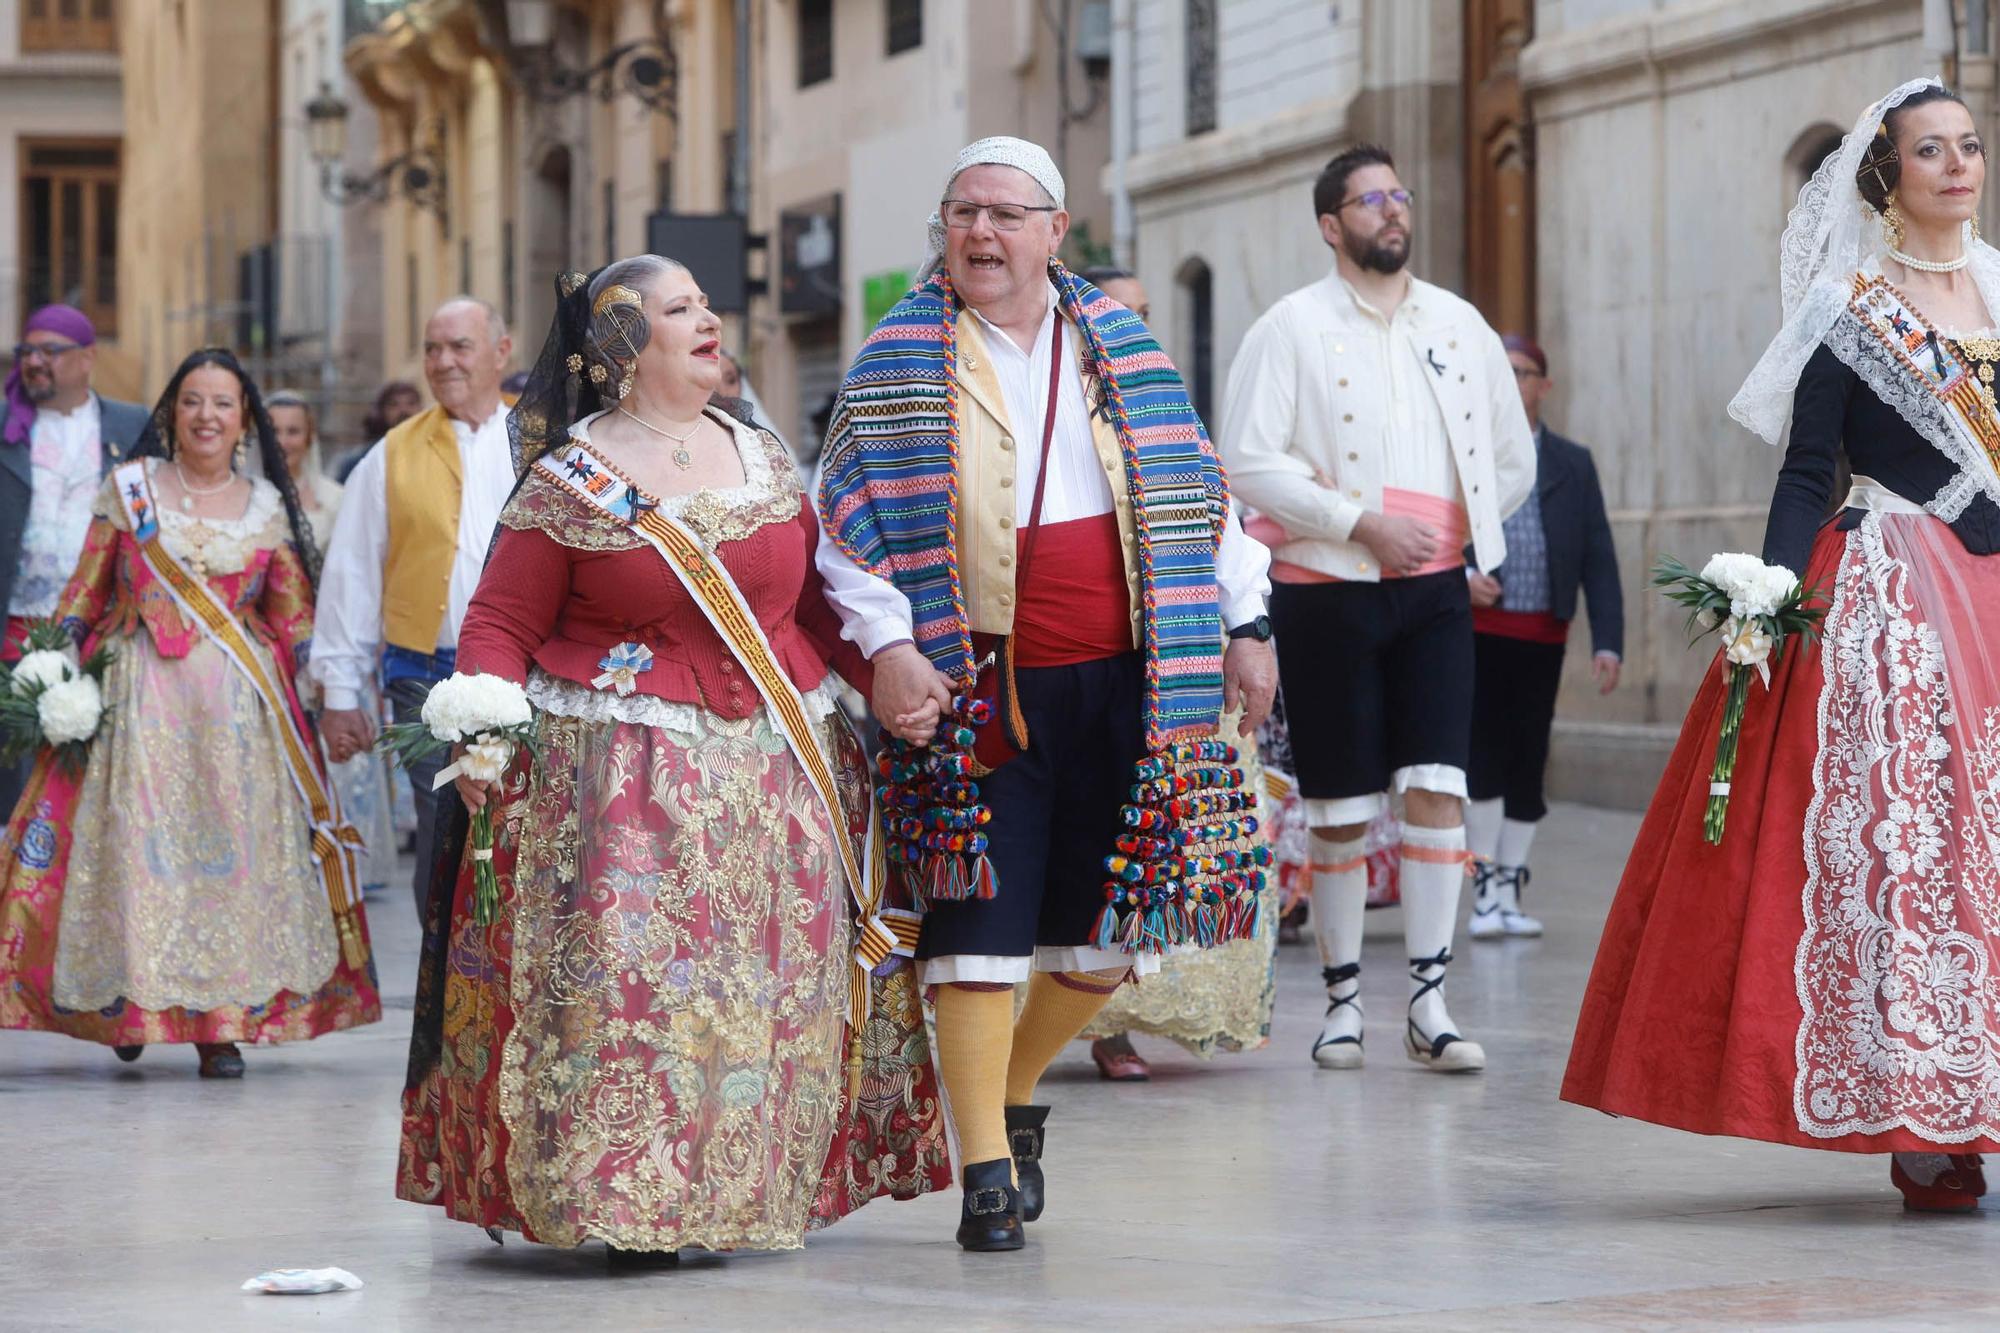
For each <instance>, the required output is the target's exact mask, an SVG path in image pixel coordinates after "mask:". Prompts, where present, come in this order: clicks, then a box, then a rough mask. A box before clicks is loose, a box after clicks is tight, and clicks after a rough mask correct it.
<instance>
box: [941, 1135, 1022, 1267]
mask: <svg viewBox="0 0 2000 1333" xmlns="http://www.w3.org/2000/svg"><path fill="white" fill-rule="evenodd" d="M963 1183H964V1186H965V1200H964V1202H963V1203H961V1204H960V1205H959V1210H958V1243H959V1246H960V1247H961V1248H963V1249H967V1250H975V1251H981V1252H983V1251H987V1250H1018V1249H1020V1248H1021V1247H1022V1246H1023V1245H1026V1244H1027V1243H1028V1236H1027V1233H1026V1232H1024V1231H1022V1230H1021V1191H1019V1190H1018V1189H1015V1188H1014V1164H1013V1163H1012V1162H1011V1161H1009V1160H1008V1159H1006V1158H1005V1157H996V1158H994V1159H993V1160H992V1161H990V1162H973V1163H970V1164H969V1165H967V1166H966V1168H965V1174H964V1177H963Z"/></svg>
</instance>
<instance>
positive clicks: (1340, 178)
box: [1221, 145, 1535, 1073]
mask: <svg viewBox="0 0 2000 1333" xmlns="http://www.w3.org/2000/svg"><path fill="white" fill-rule="evenodd" d="M1415 203H1416V200H1415V199H1414V198H1413V197H1412V196H1411V194H1410V191H1408V190H1407V189H1405V188H1404V187H1403V183H1402V181H1401V180H1399V179H1398V178H1397V175H1396V164H1395V162H1394V161H1393V160H1392V159H1391V158H1390V156H1389V154H1388V153H1387V152H1385V151H1383V150H1382V149H1380V148H1377V147H1374V146H1372V145H1361V146H1357V147H1354V148H1350V149H1348V150H1347V151H1346V152H1344V153H1342V154H1340V155H1339V156H1338V157H1336V158H1334V159H1333V160H1332V161H1331V162H1329V163H1327V165H1326V168H1325V170H1323V171H1322V172H1321V173H1320V176H1319V179H1318V180H1317V181H1316V182H1315V183H1314V186H1313V215H1314V218H1315V220H1316V221H1317V223H1318V226H1319V231H1320V236H1321V237H1322V238H1323V239H1324V240H1325V241H1326V243H1327V245H1328V246H1329V247H1330V248H1331V249H1332V250H1333V256H1334V266H1333V271H1332V272H1330V273H1328V274H1327V275H1326V276H1325V277H1324V278H1322V279H1320V280H1319V281H1318V282H1315V283H1313V284H1312V285H1311V286H1309V287H1305V288H1301V289H1300V290H1298V291H1296V292H1293V293H1292V294H1291V295H1289V296H1287V297H1285V298H1284V299H1283V300H1281V301H1279V302H1278V304H1277V305H1275V306H1273V307H1272V308H1271V309H1270V310H1269V311H1267V312H1265V314H1264V315H1263V317H1262V318H1260V319H1259V320H1258V321H1257V322H1256V323H1255V324H1253V325H1252V326H1251V328H1250V331H1249V333H1248V334H1247V335H1245V337H1244V339H1243V345H1242V347H1241V349H1240V350H1239V351H1238V353H1237V356H1236V360H1235V362H1234V363H1233V364H1232V365H1231V366H1230V371H1229V387H1228V391H1227V393H1226V395H1225V397H1224V399H1223V412H1222V438H1221V444H1222V454H1223V458H1224V460H1225V461H1226V462H1227V464H1228V467H1229V473H1230V478H1231V481H1232V482H1233V483H1234V486H1235V489H1236V493H1237V495H1238V496H1239V498H1241V499H1242V501H1243V502H1244V503H1245V504H1246V505H1249V506H1250V507H1251V508H1253V509H1256V510H1258V511H1259V512H1260V513H1261V514H1262V515H1263V516H1264V517H1265V518H1267V519H1270V520H1271V521H1273V522H1275V523H1277V524H1278V525H1279V526H1280V527H1282V528H1283V530H1284V535H1285V541H1284V542H1283V543H1282V544H1280V545H1278V546H1277V547H1276V549H1275V550H1274V551H1273V553H1272V557H1273V558H1272V565H1271V579H1272V593H1271V623H1272V625H1273V626H1274V627H1275V629H1276V631H1277V643H1278V666H1279V675H1280V678H1281V681H1282V684H1283V689H1284V694H1285V709H1286V715H1287V718H1288V721H1289V723H1290V727H1291V738H1292V748H1293V753H1294V757H1295V761H1296V764H1297V768H1298V779H1299V794H1300V796H1301V797H1302V798H1303V799H1304V802H1305V808H1306V817H1307V820H1308V822H1309V824H1310V825H1311V828H1312V865H1311V874H1312V904H1313V906H1312V915H1313V920H1314V923H1315V925H1316V926H1317V929H1318V933H1319V944H1320V956H1321V961H1322V963H1323V964H1324V965H1325V977H1326V984H1327V997H1328V1000H1329V1001H1330V1003H1329V1004H1328V1007H1327V1014H1326V1023H1325V1026H1324V1028H1323V1029H1322V1030H1321V1032H1320V1035H1319V1039H1318V1040H1317V1041H1316V1042H1315V1043H1314V1044H1313V1059H1314V1061H1315V1062H1316V1063H1317V1064H1319V1065H1320V1066H1322V1067H1323V1068H1328V1069H1358V1068H1360V1067H1361V1063H1362V1023H1361V1003H1360V992H1361V980H1360V978H1361V920H1362V913H1363V910H1364V908H1365V906H1366V903H1367V894H1368V872H1367V863H1366V860H1365V858H1364V856H1363V852H1362V835H1363V834H1364V832H1365V831H1366V830H1367V826H1368V824H1369V823H1370V821H1372V820H1373V819H1374V818H1375V817H1376V816H1377V815H1379V814H1381V813H1382V812H1383V811H1384V810H1385V809H1386V808H1387V801H1388V797H1389V794H1390V792H1391V791H1392V790H1393V791H1395V792H1400V793H1401V794H1402V797H1403V816H1404V818H1403V824H1404V827H1403V843H1402V860H1401V870H1400V879H1399V881H1398V882H1399V884H1400V886H1401V891H1402V900H1403V930H1404V943H1405V945H1406V946H1407V948H1406V950H1405V953H1406V956H1407V957H1408V959H1409V967H1410V995H1409V1008H1408V1011H1407V1014H1406V1016H1405V1019H1404V1023H1403V1048H1404V1051H1405V1052H1406V1053H1407V1054H1408V1055H1409V1057H1410V1058H1411V1059H1412V1060H1414V1061H1416V1062H1417V1063H1418V1064H1419V1065H1421V1066H1423V1067H1424V1068H1426V1069H1430V1070H1434V1071H1437V1072H1440V1073H1470V1072H1473V1071H1476V1070H1479V1069H1483V1068H1484V1067H1485V1065H1486V1053H1485V1051H1484V1050H1482V1049H1481V1048H1480V1046H1479V1045H1478V1044H1477V1043H1476V1042H1471V1041H1467V1040H1466V1039H1465V1038H1464V1037H1462V1036H1461V1035H1460V1034H1459V1031H1458V1025H1457V1023H1456V1022H1454V1021H1453V1019H1452V1017H1451V1015H1450V1013H1449V1012H1447V1010H1446V1008H1445V1002H1444V992H1443V989H1442V987H1443V984H1444V975H1445V968H1446V966H1447V965H1448V964H1449V963H1450V962H1451V956H1452V955H1451V945H1452V934H1453V930H1454V928H1455V926H1456V923H1457V913H1458V898H1459V891H1460V889H1461V888H1462V887H1463V885H1464V882H1465V862H1466V843H1465V824H1464V804H1465V796H1466V780H1465V772H1466V767H1467V764H1468V763H1469V759H1470V753H1469V752H1470V748H1471V728H1472V685H1473V654H1472V607H1471V602H1470V598H1469V593H1468V589H1467V565H1466V557H1465V552H1466V550H1467V549H1468V547H1469V548H1470V551H1471V554H1472V559H1473V561H1474V562H1475V563H1476V565H1477V566H1478V568H1480V569H1482V570H1492V569H1494V568H1495V567H1497V566H1498V565H1499V564H1500V562H1501V561H1502V560H1503V559H1505V558H1506V554H1507V548H1506V542H1505V539H1504V538H1503V536H1502V533H1501V527H1500V525H1501V520H1502V519H1503V518H1505V517H1506V516H1507V515H1508V514H1510V513H1512V512H1513V511H1514V510H1515V509H1516V508H1517V507H1518V506H1519V505H1520V504H1521V503H1522V501H1523V500H1525V499H1526V498H1527V495H1528V492H1529V490H1530V488H1531V487H1532V486H1533V484H1534V480H1535V444H1534V437H1533V435H1532V433H1531V432H1530V430H1529V427H1528V418H1527V415H1526V413H1525V412H1524V411H1523V410H1522V407H1521V396H1520V394H1519V393H1518V392H1516V390H1515V387H1514V374H1513V368H1512V366H1511V365H1510V364H1509V363H1508V360H1507V354H1506V352H1505V350H1503V348H1502V347H1501V344H1500V338H1499V335H1497V334H1496V333H1494V331H1493V330H1492V329H1491V328H1489V327H1488V326H1487V324H1486V321H1485V320H1484V319H1482V318H1480V315H1479V312H1478V311H1477V310H1475V309H1473V307H1472V306H1471V305H1470V304H1469V303H1467V302H1466V301H1464V300H1462V299H1460V298H1459V297H1457V296H1454V295H1452V294H1451V293H1450V292H1447V291H1445V290H1443V289H1442V288H1439V287H1434V286H1432V285H1431V284H1430V283H1427V282H1423V281H1420V280H1418V279H1417V278H1415V277H1414V276H1412V275H1411V274H1410V273H1409V272H1408V271H1407V265H1408V263H1409V259H1410V246H1411V238H1412V235H1413V227H1414V207H1415Z"/></svg>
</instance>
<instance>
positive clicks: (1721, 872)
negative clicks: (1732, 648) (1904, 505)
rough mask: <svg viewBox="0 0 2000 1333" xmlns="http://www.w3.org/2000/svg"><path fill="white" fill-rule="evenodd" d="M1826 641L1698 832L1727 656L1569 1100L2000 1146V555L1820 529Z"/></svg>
mask: <svg viewBox="0 0 2000 1333" xmlns="http://www.w3.org/2000/svg"><path fill="white" fill-rule="evenodd" d="M1804 577H1805V583H1806V585H1807V586H1808V587H1815V586H1817V587H1822V588H1826V589H1829V590H1830V591H1831V604H1830V609H1829V611H1828V614H1827V619H1826V623H1825V626H1824V636H1823V638H1822V639H1821V641H1820V642H1818V643H1817V644H1814V645H1813V646H1811V647H1809V648H1805V649H1803V650H1801V649H1799V648H1797V647H1794V648H1792V649H1791V650H1790V651H1789V652H1788V653H1787V654H1786V656H1785V660H1784V661H1783V663H1782V664H1781V665H1780V666H1779V667H1778V668H1777V669H1776V671H1775V672H1774V673H1773V678H1772V682H1771V688H1770V690H1769V691H1768V692H1766V691H1765V690H1764V689H1763V688H1762V687H1761V686H1757V685H1754V684H1753V685H1752V687H1751V692H1750V699H1749V705H1748V708H1747V709H1746V712H1745V716H1744V724H1743V731H1742V743H1741V750H1740V752H1739V760H1738V765H1737V769H1736V774H1735V781H1734V785H1733V791H1732V794H1731V797H1730V805H1729V819H1728V829H1727V832H1726V834H1725V835H1724V838H1723V841H1722V843H1721V845H1719V846H1710V845H1708V844H1707V843H1705V842H1704V841H1703V840H1702V815H1703V810H1704V807H1705V804H1706V801H1707V795H1708V775H1709V771H1710V766H1711V764H1712V762H1713V758H1714V753H1715V740H1716V734H1717V729H1718V727H1719V725H1720V721H1721V716H1722V709H1723V694H1724V686H1725V677H1724V672H1723V670H1722V669H1721V666H1720V664H1718V666H1717V668H1716V669H1715V670H1712V671H1711V672H1710V673H1709V675H1708V677H1707V679H1706V680H1705V682H1704V683H1703V685H1702V687H1701V689H1700V691H1699V692H1698V693H1697V694H1696V696H1695V700H1694V704H1693V706H1692V707H1691V708H1690V710H1689V712H1688V717H1687V721H1686V723H1685V725H1684V727H1683V729H1682V732H1681V738H1680V742H1679V744H1678V745H1677V746H1676V747H1675V750H1674V754H1673V758H1672V761H1671V762H1670V763H1669V764H1668V766H1667V772H1666V776H1665V777H1664V778H1662V779H1661V782H1660V787H1659V790H1658V791H1657V792H1656V793H1655V795H1654V797H1653V803H1652V806H1651V808H1650V809H1649V810H1648V812H1647V815H1646V820H1645V823H1644V825H1643V826H1642V827H1641V829H1640V831H1639V839H1638V843H1637V845H1636V846H1635V847H1634V848H1633V850H1632V855H1631V859H1630V860H1629V861H1628V862H1627V864H1626V870H1625V877H1624V880H1623V882H1622V883H1621V884H1620V885H1619V889H1618V896H1617V899H1616V901H1615V902H1614V903H1613V904H1612V908H1611V915H1610V918H1609V920H1608V921H1607V922H1606V924H1605V929H1604V938H1603V941H1602V943H1601V944H1600V946H1599V948H1598V954H1597V962H1596V966H1595V968H1594V969H1593V971H1592V973H1591V978H1590V984H1589V987H1588V989H1587V991H1586V993H1585V995H1584V1000H1583V1010H1582V1014H1581V1016H1580V1018H1579V1020H1578V1023H1577V1030H1576V1039H1575V1044H1574V1046H1573V1048H1572V1050H1571V1053H1570V1062H1569V1070H1568V1074H1567V1076H1566V1077H1565V1079H1564V1081H1563V1088H1562V1096H1563V1098H1564V1100H1566V1101H1571V1102H1576V1103H1578V1104H1580V1105H1583V1106H1591V1107H1595V1108H1597V1109H1599V1110H1602V1111H1607V1112H1610V1113H1611V1114H1614V1115H1621V1116H1634V1117H1637V1118H1638V1119H1641V1120H1649V1121H1653V1122H1655V1123H1657V1124H1662V1125H1670V1126H1673V1127H1675V1128H1677V1129H1687V1130H1693V1131H1695V1132H1697V1133H1703V1134H1730V1135H1737V1136H1741V1137H1744V1138H1751V1139H1763V1140H1766V1141H1769V1142H1773V1143H1788V1144H1795V1145H1798V1146H1800V1147H1810V1148H1831V1149H1837V1150H1840V1151H1845V1152H1891V1151H1923V1150H1938V1149H1949V1150H1951V1151H1956V1152H1993V1151H1996V1150H2000V651H1996V647H1995V646H1994V636H1995V635H1996V634H2000V557H1980V556H1973V555H1970V554H1968V553H1967V552H1966V550H1965V549H1964V547H1963V546H1962V545H1961V544H1960V543H1959V542H1958V540H1957V538H1956V537H1955V536H1954V535H1953V534H1952V532H1951V530H1950V529H1949V528H1947V527H1946V526H1945V525H1944V524H1942V523H1939V522H1938V521H1937V520H1935V519H1933V518H1930V517H1928V516H1923V515H1902V514H1893V515H1892V514H1869V515H1867V516H1866V517H1865V518H1864V519H1863V520H1862V522H1861V523H1860V525H1859V526H1857V527H1854V528H1852V529H1851V530H1849V531H1844V532H1843V531H1839V530H1838V529H1837V528H1835V527H1832V526H1829V527H1828V528H1826V529H1825V530H1823V531H1822V533H1821V535H1820V538H1819V540H1818V542H1817V543H1816V544H1815V546H1814V548H1813V554H1812V558H1811V560H1810V562H1809V564H1808V567H1807V570H1806V573H1805V576H1804Z"/></svg>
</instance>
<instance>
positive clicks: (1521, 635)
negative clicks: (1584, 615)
mask: <svg viewBox="0 0 2000 1333" xmlns="http://www.w3.org/2000/svg"><path fill="white" fill-rule="evenodd" d="M1472 632H1473V633H1475V634H1492V635H1495V636H1497V637H1499V638H1502V639H1518V640H1520V641H1521V642H1523V643H1568V642H1569V622H1568V621H1567V620H1557V619H1556V618H1555V617H1554V616H1552V615H1550V614H1549V613H1548V612H1546V611H1503V610H1501V609H1500V608H1499V607H1497V606H1489V607H1474V608H1473V611H1472Z"/></svg>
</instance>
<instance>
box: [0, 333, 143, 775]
mask: <svg viewBox="0 0 2000 1333" xmlns="http://www.w3.org/2000/svg"><path fill="white" fill-rule="evenodd" d="M96 365H97V330H96V329H95V328H94V327H93V326H92V325H91V322H90V318H89V317H88V316H87V315H85V314H84V313H83V312H82V311H81V310H78V309H76V308H75V307H74V306H66V305H48V306H43V307H42V308H41V309H40V310H37V311H36V312H35V313H34V314H32V315H30V316H29V317H28V323H27V325H26V327H25V328H23V329H22V331H21V341H20V342H19V343H17V344H15V346H14V351H13V369H12V370H10V371H9V372H8V373H7V383H6V402H5V403H4V404H3V405H0V601H4V602H5V604H6V608H7V624H6V638H5V641H4V643H0V661H6V662H10V663H11V662H14V661H17V660H19V658H20V654H21V639H22V636H23V635H24V633H25V632H26V626H27V623H28V622H29V621H30V620H36V619H41V618H44V617H47V616H50V615H53V614H54V613H55V609H56V599H57V598H58V597H59V596H61V595H62V590H63V585H64V584H66V583H68V582H69V576H70V573H71V571H73V570H74V569H75V568H76V561H77V557H78V556H79V555H80V554H82V552H83V538H84V534H85V533H86V532H87V531H88V530H89V528H90V505H91V501H92V500H94V499H95V498H96V497H97V488H98V485H99V484H100V483H101V482H102V481H103V479H104V474H105V473H107V472H109V471H110V470H111V469H112V467H113V466H114V465H116V464H117V463H118V462H119V460H121V459H123V458H124V457H126V456H127V455H128V454H129V453H130V452H131V449H132V446H133V444H135V443H136V442H137V441H138V438H139V432H140V431H142V430H144V429H145V426H146V409H145V408H143V407H141V406H139V405H138V404H137V403H120V402H115V401H113V400H111V399H108V398H100V397H98V396H97V395H96V394H95V393H93V392H91V388H90V376H91V372H92V370H94V369H95V368H96ZM26 772H27V770H26V766H25V765H23V766H21V767H18V768H9V769H4V770H0V809H4V810H6V811H8V812H11V811H12V810H13V808H14V802H15V801H16V800H18V799H19V798H20V794H21V786H22V784H23V782H25V780H26Z"/></svg>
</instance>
